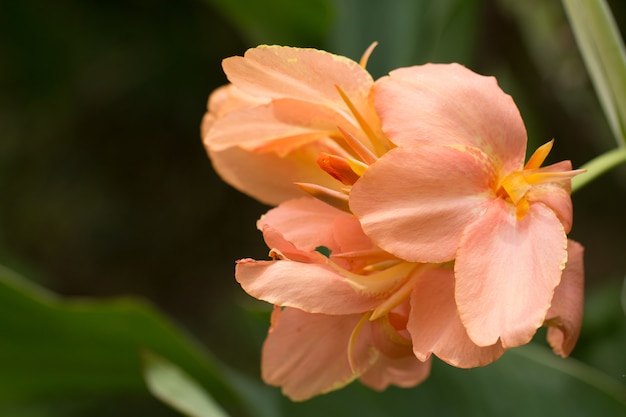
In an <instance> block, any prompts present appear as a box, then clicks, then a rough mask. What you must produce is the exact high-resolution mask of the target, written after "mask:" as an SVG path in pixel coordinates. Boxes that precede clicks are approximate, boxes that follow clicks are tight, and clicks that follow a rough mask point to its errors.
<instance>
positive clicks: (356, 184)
mask: <svg viewBox="0 0 626 417" xmlns="http://www.w3.org/2000/svg"><path fill="white" fill-rule="evenodd" d="M371 49H372V48H370V49H369V50H368V51H366V53H365V54H364V57H363V58H362V59H361V62H360V63H357V62H354V61H352V60H349V59H347V58H345V57H341V56H337V55H333V54H330V53H327V52H323V51H319V50H315V49H300V48H291V47H280V46H260V47H257V48H254V49H250V50H248V51H247V52H246V53H245V55H244V56H243V57H239V56H236V57H231V58H228V59H225V60H224V62H223V68H224V71H225V73H226V75H227V77H228V79H229V81H230V84H228V85H227V86H224V87H222V88H220V89H218V90H216V91H215V92H214V93H213V94H212V95H211V97H210V99H209V110H208V112H207V114H206V116H205V118H204V120H203V124H202V137H203V140H204V144H205V146H206V148H207V152H208V154H209V156H210V158H211V161H212V163H213V166H214V168H215V169H216V171H217V172H218V173H219V174H220V175H221V176H222V178H223V179H224V180H225V181H227V182H228V183H230V184H232V185H233V186H234V187H236V188H238V189H239V190H241V191H242V192H244V193H247V194H249V195H250V196H252V197H254V198H256V199H258V200H260V201H262V202H264V203H267V204H270V205H277V207H275V208H273V209H272V210H270V211H269V212H268V213H267V214H266V215H264V216H263V217H262V218H261V219H260V220H259V222H258V224H257V226H258V228H259V230H260V231H261V232H262V233H263V237H264V239H265V242H266V243H267V245H268V247H269V248H270V257H271V260H260V261H257V260H252V259H242V260H240V261H238V262H237V267H236V272H235V276H236V279H237V281H238V282H239V283H240V284H241V286H242V287H243V289H244V290H245V291H246V292H247V293H249V294H250V295H252V296H253V297H256V298H258V299H261V300H264V301H267V302H269V303H271V304H273V305H274V306H275V307H274V311H273V313H272V320H271V327H270V330H269V333H268V337H267V339H266V341H265V344H264V346H263V353H262V376H263V379H264V380H265V381H266V382H267V383H268V384H272V385H276V386H281V387H282V389H283V392H284V393H285V394H286V395H287V396H289V397H290V398H292V399H293V400H304V399H307V398H310V397H312V396H314V395H317V394H320V393H325V392H328V391H331V390H335V389H338V388H340V387H342V386H344V385H346V384H348V383H350V382H351V381H353V380H355V379H359V380H360V381H361V382H362V383H363V384H365V385H368V386H370V387H372V388H374V389H378V390H382V389H385V388H386V387H387V386H389V385H397V386H401V387H409V386H413V385H416V384H418V383H420V382H421V381H423V380H424V379H425V378H426V377H427V376H428V374H429V372H430V360H431V356H432V355H435V356H436V357H438V358H439V359H441V360H442V361H444V362H446V363H449V364H451V365H453V366H457V367H461V368H471V367H476V366H483V365H486V364H489V363H491V362H493V361H495V360H497V359H498V358H499V357H500V356H501V355H502V354H503V353H504V352H505V351H506V350H507V349H509V348H513V347H516V346H520V345H523V344H526V343H528V342H529V341H530V340H531V339H532V337H533V336H534V335H535V333H536V331H537V329H538V328H540V327H541V326H548V333H547V337H548V342H549V344H550V345H551V346H552V348H553V350H554V351H555V352H556V353H557V354H559V355H561V356H563V357H565V356H567V355H569V353H570V352H571V351H572V349H573V347H574V345H575V343H576V341H577V339H578V335H579V332H580V324H581V316H582V302H583V261H582V256H583V248H582V246H581V245H580V244H578V243H576V242H574V241H571V240H568V238H567V233H569V231H570V229H571V227H572V204H571V199H570V180H571V178H572V177H573V176H575V175H577V174H579V173H580V171H579V170H572V167H571V164H570V162H569V161H565V162H559V163H556V164H553V165H548V166H544V167H542V164H543V162H544V160H545V159H546V157H547V155H548V153H549V151H550V149H551V147H552V143H553V142H548V143H547V144H545V145H543V146H541V147H540V148H539V149H537V150H536V151H535V152H534V154H533V155H532V156H531V157H530V158H529V159H528V161H527V162H526V163H524V158H525V152H526V141H527V138H526V130H525V127H524V124H523V121H522V119H521V116H520V114H519V111H518V109H517V107H516V106H515V104H514V102H513V100H512V99H511V97H510V96H508V95H507V94H505V93H504V92H503V91H502V90H501V89H500V88H499V87H498V85H497V83H496V81H495V79H493V78H492V77H485V76H481V75H478V74H476V73H474V72H472V71H470V70H468V69H467V68H465V67H463V66H461V65H458V64H427V65H422V66H414V67H409V68H401V69H397V70H395V71H392V72H391V73H390V74H389V75H388V76H385V77H382V78H380V79H378V80H376V81H374V80H373V79H372V77H371V76H370V74H369V73H368V72H367V71H366V70H365V65H366V62H367V59H368V57H369V54H370V53H371Z"/></svg>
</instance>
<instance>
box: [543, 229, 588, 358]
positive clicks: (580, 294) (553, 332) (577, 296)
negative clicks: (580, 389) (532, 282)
mask: <svg viewBox="0 0 626 417" xmlns="http://www.w3.org/2000/svg"><path fill="white" fill-rule="evenodd" d="M583 251H584V249H583V247H582V246H581V245H580V244H579V243H577V242H574V241H573V240H570V241H568V246H567V252H568V259H567V265H566V266H565V270H564V271H563V276H562V277H561V283H560V284H559V285H558V286H557V287H556V289H555V290H554V297H553V299H552V306H551V307H550V310H548V314H547V315H546V322H545V325H546V326H548V342H549V343H550V346H552V349H553V350H554V352H555V353H556V354H558V355H560V356H562V357H567V356H569V354H570V353H572V350H573V349H574V346H575V345H576V342H577V341H578V336H579V335H580V326H581V324H582V318H583V298H584V274H585V272H584V267H583Z"/></svg>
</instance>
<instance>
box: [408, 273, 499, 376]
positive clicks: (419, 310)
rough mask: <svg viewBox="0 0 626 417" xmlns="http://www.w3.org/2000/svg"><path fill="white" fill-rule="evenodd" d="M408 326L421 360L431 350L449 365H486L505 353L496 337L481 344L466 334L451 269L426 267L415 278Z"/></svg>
mask: <svg viewBox="0 0 626 417" xmlns="http://www.w3.org/2000/svg"><path fill="white" fill-rule="evenodd" d="M407 328H408V330H409V333H410V334H411V337H412V339H413V351H414V352H415V356H417V358H418V359H420V360H427V359H428V358H430V355H431V354H434V355H436V356H437V357H438V358H439V359H441V360H443V361H444V362H446V363H449V364H450V365H453V366H456V367H459V368H473V367H476V366H484V365H487V364H489V363H491V362H493V361H495V360H496V359H498V358H499V357H500V356H501V355H502V354H503V353H504V349H503V348H502V345H501V343H500V342H499V341H498V342H496V343H495V344H493V345H492V346H486V347H481V346H477V345H476V344H475V343H474V342H473V341H472V340H471V339H470V338H469V337H468V335H467V332H466V331H465V328H464V327H463V324H462V323H461V319H460V318H459V314H458V312H457V307H456V303H455V301H454V275H453V272H452V271H451V270H445V269H438V270H433V271H429V272H428V273H426V274H424V275H422V276H421V277H420V278H419V279H418V282H417V284H416V285H415V287H414V288H413V293H412V295H411V313H410V315H409V321H408V324H407Z"/></svg>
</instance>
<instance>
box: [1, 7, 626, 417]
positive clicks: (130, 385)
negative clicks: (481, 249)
mask: <svg viewBox="0 0 626 417" xmlns="http://www.w3.org/2000/svg"><path fill="white" fill-rule="evenodd" d="M609 4H610V6H611V8H612V9H613V13H614V15H615V17H616V19H617V22H618V26H619V27H620V28H622V31H623V30H624V28H626V4H625V3H624V2H621V1H619V0H615V1H610V2H609ZM372 41H378V42H379V46H378V47H377V49H376V50H375V52H374V54H373V55H372V57H371V59H370V62H369V64H368V69H370V71H371V72H372V73H373V74H374V75H375V76H381V75H384V74H385V73H386V72H388V71H389V70H391V69H393V68H396V67H400V66H409V65H414V64H421V63H425V62H452V61H456V62H461V63H463V64H465V65H467V66H468V67H470V68H471V69H473V70H474V71H476V72H479V73H484V74H489V75H495V76H496V77H497V78H498V80H499V82H500V85H501V86H502V87H503V89H504V90H505V91H507V92H509V93H510V94H512V95H513V97H514V99H515V101H516V102H517V104H518V106H519V107H520V110H521V112H522V115H523V117H524V119H525V122H526V124H527V128H528V131H529V137H530V145H529V148H531V149H534V148H535V147H536V146H537V145H539V144H541V143H543V142H546V141H547V140H549V139H550V138H552V137H554V138H556V145H555V149H554V151H553V154H551V156H550V159H551V160H552V161H557V160H562V159H571V160H572V162H573V164H574V166H575V167H577V166H580V165H582V164H583V163H585V162H587V161H588V160H590V159H591V158H592V157H594V156H596V155H598V154H600V153H602V152H604V151H606V150H608V149H611V148H612V147H613V139H612V138H611V132H610V130H609V128H608V125H607V122H606V120H605V118H604V116H603V114H602V111H601V108H600V106H599V104H598V101H597V98H596V96H595V94H594V92H593V90H592V88H591V85H590V82H589V80H588V76H587V73H586V70H585V68H584V66H583V64H582V62H581V59H580V56H579V53H578V50H577V48H576V44H575V41H574V38H573V36H572V34H571V31H570V29H569V26H568V23H567V20H566V18H565V15H564V12H563V10H562V6H561V3H560V2H558V1H544V0H530V1H525V2H516V1H514V0H498V1H495V0H490V1H480V0H470V1H468V0H444V1H425V0H416V1H409V0H407V1H402V0H393V1H375V0H362V1H359V0H315V1H307V2H294V1H290V0H271V1H254V0H236V1H234V0H207V1H204V2H203V1H199V0H196V1H193V0H185V1H183V0H179V1H174V0H169V1H168V0H153V1H143V0H127V1H95V0H91V1H78V0H67V1H64V2H60V3H59V2H46V1H39V0H25V1H20V2H2V3H0V190H1V191H2V199H1V200H0V264H3V265H5V266H8V267H9V268H11V269H13V270H15V271H18V272H19V274H20V275H23V276H27V277H28V279H29V281H30V282H33V283H35V285H36V286H35V287H33V286H32V285H31V284H30V283H27V282H25V280H24V279H23V278H20V277H18V276H15V274H13V273H12V272H9V271H1V272H2V273H0V281H2V282H3V284H2V285H1V286H0V288H1V290H0V415H7V416H17V417H21V416H99V415H103V416H104V415H107V416H110V415H115V416H126V415H128V416H136V415H150V416H156V417H158V416H173V415H178V414H176V412H174V411H172V410H171V409H169V408H167V407H166V406H165V405H162V404H161V403H159V402H158V401H157V400H156V399H153V398H152V397H151V396H150V395H149V393H148V390H147V388H146V386H145V383H144V381H143V380H142V378H141V369H142V368H141V367H142V364H141V355H142V353H141V352H142V351H150V352H154V353H156V354H158V355H161V356H163V357H165V358H167V359H168V360H169V361H171V362H172V363H175V364H176V365H178V366H180V367H181V368H183V369H184V370H185V372H186V373H188V374H189V375H191V376H192V377H193V378H195V379H196V380H197V381H200V382H201V384H202V386H203V387H204V388H205V389H207V390H208V391H209V392H211V393H212V395H213V396H214V398H215V399H216V400H217V401H218V402H219V403H220V404H221V405H222V406H223V407H224V408H225V409H226V411H227V412H229V413H230V414H231V415H233V416H238V415H242V416H248V415H250V416H256V415H259V416H260V415H267V416H275V415H279V414H281V413H282V415H285V416H296V415H297V416H305V415H320V414H322V412H321V411H320V410H325V411H323V412H324V413H325V414H326V415H328V416H333V415H357V414H358V415H363V416H369V415H371V416H385V415H390V416H391V415H394V416H404V415H407V416H408V415H416V414H418V413H420V414H423V415H458V414H460V413H464V415H502V414H507V415H552V416H558V415H574V414H572V412H573V411H576V410H578V411H579V413H578V415H591V414H589V413H591V412H592V411H593V410H602V411H603V412H605V413H608V414H601V413H600V414H598V413H595V414H593V415H598V416H599V415H610V414H611V413H613V412H616V410H619V409H620V408H619V407H623V403H620V402H619V397H620V393H619V390H621V399H622V400H625V399H626V392H624V388H623V387H624V383H626V376H625V375H626V354H625V353H624V352H626V320H625V318H624V308H625V305H624V304H625V303H626V302H625V299H626V296H624V294H623V291H624V290H623V286H622V282H623V280H624V276H625V275H626V256H624V254H626V233H625V232H626V216H624V209H623V207H625V206H626V204H625V203H626V171H625V170H624V169H618V170H616V171H613V172H611V173H610V174H608V175H606V176H604V177H602V178H600V179H599V180H597V181H596V182H594V183H593V184H591V185H590V186H588V187H586V188H584V189H582V190H581V191H580V192H578V193H577V194H575V195H574V196H573V199H574V207H575V224H574V229H573V231H572V233H571V235H570V236H571V238H573V239H575V240H578V241H579V242H581V243H583V245H585V247H586V258H585V262H586V280H587V282H586V285H587V290H588V291H587V294H588V299H587V301H586V312H585V321H584V327H583V332H582V336H581V340H580V342H579V344H578V346H577V348H576V350H575V351H574V354H573V356H574V357H575V358H577V359H578V360H579V361H580V362H578V361H574V362H573V363H575V365H570V361H561V362H558V365H556V366H557V368H556V369H555V368H554V364H557V362H554V359H555V358H552V357H551V356H550V357H549V358H550V359H545V358H546V357H545V355H544V353H545V352H543V351H541V350H540V351H537V350H533V349H534V348H535V347H536V346H533V347H530V350H526V351H524V350H520V352H521V353H513V352H511V355H509V356H508V357H505V358H504V359H502V360H501V361H499V362H498V363H496V364H494V365H491V366H489V367H487V368H485V369H479V370H474V371H471V372H467V371H461V370H455V369H452V368H449V367H447V366H445V365H442V364H436V366H435V367H434V369H433V375H432V377H431V379H430V380H429V381H428V382H426V383H425V384H424V385H423V386H420V387H417V388H415V389H412V390H398V389H391V390H389V391H388V392H386V393H384V394H377V393H373V392H371V391H368V390H367V389H365V388H363V387H360V386H358V384H354V385H353V386H351V387H350V388H348V389H346V390H344V391H342V392H338V393H333V394H330V395H327V396H323V397H320V398H317V399H314V400H312V401H311V402H308V403H305V404H290V403H289V402H288V401H287V400H285V399H282V398H281V397H280V395H279V393H278V390H275V389H273V388H266V387H263V386H262V385H261V384H260V383H259V382H258V366H259V350H260V344H261V343H262V340H263V338H264V334H265V331H266V328H267V324H268V319H267V306H265V305H263V304H261V303H258V302H255V301H254V300H251V299H250V298H249V297H247V296H246V295H245V294H243V292H242V291H241V290H240V289H239V288H238V286H237V284H236V283H235V281H234V279H233V265H234V260H236V259H238V258H241V257H252V258H264V257H265V256H266V252H267V249H266V248H265V246H264V245H263V243H262V239H261V236H260V235H259V234H258V233H257V232H256V230H255V228H254V224H255V221H256V219H257V218H258V217H259V216H260V215H261V214H262V213H263V212H264V211H265V210H266V209H267V208H266V207H264V206H262V205H260V204H259V203H256V202H255V201H253V200H251V199H250V198H248V197H246V196H244V195H241V194H239V193H238V192H236V191H234V190H233V189H231V188H230V187H229V186H228V185H226V184H224V183H223V182H222V181H221V180H220V179H219V178H218V177H217V176H216V174H215V173H214V172H213V171H212V169H211V164H210V162H209V160H208V159H207V157H206V154H205V152H204V149H203V147H202V143H201V140H200V137H199V124H200V120H201V118H202V115H203V113H204V111H205V108H206V100H207V98H208V95H209V93H210V92H211V91H212V90H213V89H214V88H216V87H218V86H220V85H222V84H223V83H225V82H226V79H225V77H224V75H223V73H222V71H221V67H220V61H221V60H222V59H223V58H225V57H228V56H232V55H241V54H242V53H243V52H244V51H245V49H247V48H248V47H252V46H256V45H257V44H261V43H268V44H270V43H277V44H284V45H292V46H311V47H317V48H322V49H326V50H328V51H331V52H335V53H339V54H343V55H346V56H349V57H351V58H353V59H358V58H359V57H360V55H361V53H362V52H363V51H364V50H365V48H366V47H367V46H368V45H369V44H370V43H371V42H372ZM38 286H42V287H45V288H48V289H49V290H51V291H53V292H54V293H57V294H60V295H63V296H67V297H70V298H71V300H72V301H71V302H68V301H64V300H65V299H59V298H57V297H56V296H54V295H52V294H49V293H48V292H45V291H44V292H42V290H41V289H39V288H38ZM120 296H123V297H124V299H121V300H120V299H116V300H110V297H120ZM128 296H131V297H133V299H129V298H127V297H128ZM74 297H80V298H81V300H82V301H75V299H74ZM84 297H94V298H97V299H98V300H99V301H96V302H92V301H87V300H83V298H84ZM136 299H140V300H143V301H141V302H137V301H136ZM620 303H621V304H620ZM540 336H541V335H540ZM543 344H544V342H543V341H542V336H541V337H538V340H537V345H543ZM208 351H210V352H212V353H210V354H209V353H208ZM507 355H508V354H507ZM529 358H530V359H529ZM544 359H545V361H547V362H546V363H548V365H545V363H544V362H545V361H544ZM542 361H544V362H542ZM542 363H543V365H541V366H539V365H537V364H542ZM222 364H226V367H224V366H223V365H222ZM584 364H586V365H584ZM544 365H545V366H544ZM579 365H580V367H579ZM537 366H539V368H537ZM572 366H573V368H572ZM563 375H565V376H563ZM594 375H595V376H594ZM596 377H597V378H596ZM587 380H589V381H587ZM581 381H587V382H588V384H585V383H581ZM598 381H600V382H598ZM607 381H608V382H607ZM516 384H518V385H516ZM520 384H521V385H520ZM603 384H604V385H603ZM600 386H604V387H605V388H606V387H608V388H606V389H603V388H599V387H600ZM520 387H521V388H523V390H520ZM589 387H592V388H591V389H590V388H589ZM616 392H617V393H616ZM607 393H608V394H607ZM607 398H608V399H607ZM251 404H252V405H251ZM572 404H573V405H572ZM585 404H587V406H585ZM607 404H608V405H607ZM603 407H605V408H603ZM316 413H317V414H316ZM359 413H360V414H359ZM516 413H518V414H516Z"/></svg>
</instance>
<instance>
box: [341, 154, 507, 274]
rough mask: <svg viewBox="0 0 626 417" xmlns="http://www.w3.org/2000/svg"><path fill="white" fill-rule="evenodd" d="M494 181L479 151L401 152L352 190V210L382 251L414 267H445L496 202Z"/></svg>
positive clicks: (373, 167)
mask: <svg viewBox="0 0 626 417" xmlns="http://www.w3.org/2000/svg"><path fill="white" fill-rule="evenodd" d="M496 180H497V174H496V172H495V171H494V169H493V167H492V165H491V164H490V161H489V159H488V157H487V155H485V154H484V153H483V152H481V151H480V150H478V149H476V148H471V147H462V146H459V147H450V146H415V147H400V148H395V149H392V150H391V151H389V152H388V153H386V154H385V155H384V156H383V157H382V158H381V159H379V160H378V161H377V162H375V163H374V164H372V165H371V166H370V167H369V168H368V169H367V170H366V171H365V173H364V174H363V176H362V177H361V178H360V179H359V180H358V181H357V182H356V183H355V184H354V186H353V187H352V190H351V192H350V208H351V210H352V211H353V213H354V214H355V215H356V216H357V217H358V218H359V220H360V221H361V225H362V226H363V230H364V231H365V233H366V234H367V235H368V236H369V237H370V238H371V239H372V240H373V241H374V243H376V244H377V245H378V246H380V247H381V248H382V249H384V250H386V251H388V252H390V253H392V254H394V255H396V256H397V257H399V258H402V259H404V260H407V261H411V262H424V263H428V262H445V261H449V260H451V259H453V258H454V256H455V253H456V250H457V247H458V244H459V238H460V236H461V233H462V232H463V229H464V228H465V226H467V225H468V224H469V223H471V222H472V221H474V220H476V219H477V218H478V216H480V215H481V214H482V213H483V212H484V211H485V210H486V207H487V205H488V204H489V201H491V199H493V198H495V194H494V192H493V191H492V190H493V189H495V185H494V183H495V181H496Z"/></svg>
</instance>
